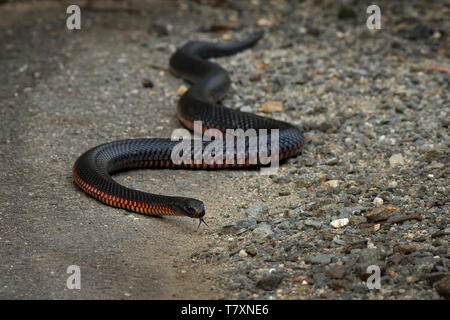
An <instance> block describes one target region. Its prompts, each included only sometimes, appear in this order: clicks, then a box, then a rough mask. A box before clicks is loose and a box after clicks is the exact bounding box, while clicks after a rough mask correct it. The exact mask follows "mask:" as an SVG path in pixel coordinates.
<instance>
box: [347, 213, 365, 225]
mask: <svg viewBox="0 0 450 320" xmlns="http://www.w3.org/2000/svg"><path fill="white" fill-rule="evenodd" d="M366 222H367V218H366V217H362V216H353V217H350V219H349V223H350V225H351V226H353V227H357V226H359V225H361V224H363V223H366Z"/></svg>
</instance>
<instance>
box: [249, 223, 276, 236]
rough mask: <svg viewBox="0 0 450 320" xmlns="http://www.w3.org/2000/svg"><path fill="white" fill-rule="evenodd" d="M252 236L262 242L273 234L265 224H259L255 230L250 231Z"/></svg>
mask: <svg viewBox="0 0 450 320" xmlns="http://www.w3.org/2000/svg"><path fill="white" fill-rule="evenodd" d="M252 234H253V235H254V236H255V238H257V239H258V240H263V239H265V238H267V237H268V236H270V235H272V234H273V231H272V228H271V227H270V225H268V224H267V223H260V224H259V225H258V226H257V227H256V228H255V230H253V231H252Z"/></svg>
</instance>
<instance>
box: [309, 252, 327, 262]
mask: <svg viewBox="0 0 450 320" xmlns="http://www.w3.org/2000/svg"><path fill="white" fill-rule="evenodd" d="M307 261H308V262H309V263H312V264H329V263H330V262H331V255H330V254H326V253H324V254H319V255H316V256H312V257H309V258H308V259H307Z"/></svg>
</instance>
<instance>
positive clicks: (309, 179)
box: [297, 173, 319, 187]
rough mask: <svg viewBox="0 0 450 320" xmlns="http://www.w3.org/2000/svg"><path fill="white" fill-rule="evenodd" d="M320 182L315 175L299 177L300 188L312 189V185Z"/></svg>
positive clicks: (309, 174)
mask: <svg viewBox="0 0 450 320" xmlns="http://www.w3.org/2000/svg"><path fill="white" fill-rule="evenodd" d="M318 182H319V177H318V176H317V175H315V174H313V173H305V174H302V175H300V176H299V177H298V180H297V186H298V187H311V186H312V185H314V184H316V183H318Z"/></svg>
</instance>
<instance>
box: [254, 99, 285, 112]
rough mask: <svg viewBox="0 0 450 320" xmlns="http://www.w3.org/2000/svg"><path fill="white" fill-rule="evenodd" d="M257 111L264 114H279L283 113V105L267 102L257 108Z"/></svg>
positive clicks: (277, 102)
mask: <svg viewBox="0 0 450 320" xmlns="http://www.w3.org/2000/svg"><path fill="white" fill-rule="evenodd" d="M258 111H262V112H265V113H272V112H281V111H283V104H282V103H281V102H279V101H267V102H265V103H263V104H262V105H261V107H259V108H258Z"/></svg>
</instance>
